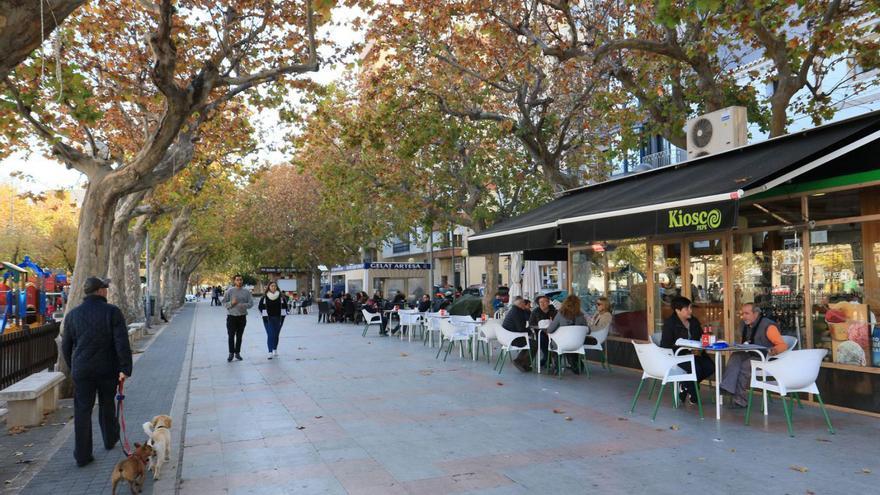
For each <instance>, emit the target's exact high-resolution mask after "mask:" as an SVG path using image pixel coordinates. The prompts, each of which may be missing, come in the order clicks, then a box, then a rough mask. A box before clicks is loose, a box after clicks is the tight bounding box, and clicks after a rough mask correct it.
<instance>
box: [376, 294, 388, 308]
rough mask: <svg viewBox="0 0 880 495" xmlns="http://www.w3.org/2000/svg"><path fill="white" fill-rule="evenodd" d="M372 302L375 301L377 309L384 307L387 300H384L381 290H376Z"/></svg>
mask: <svg viewBox="0 0 880 495" xmlns="http://www.w3.org/2000/svg"><path fill="white" fill-rule="evenodd" d="M373 302H375V303H376V306H378V307H379V309H385V303H386V302H387V301H386V300H385V298H384V297H383V296H382V291H381V290H377V291H376V292H374V293H373Z"/></svg>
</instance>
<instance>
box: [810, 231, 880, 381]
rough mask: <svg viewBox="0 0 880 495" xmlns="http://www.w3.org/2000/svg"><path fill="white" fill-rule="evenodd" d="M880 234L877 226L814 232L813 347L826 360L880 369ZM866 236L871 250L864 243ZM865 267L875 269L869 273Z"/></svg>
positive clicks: (812, 265)
mask: <svg viewBox="0 0 880 495" xmlns="http://www.w3.org/2000/svg"><path fill="white" fill-rule="evenodd" d="M878 231H880V224H878V222H873V223H867V224H859V223H847V224H840V225H833V226H829V227H827V228H824V229H821V230H814V231H812V232H810V293H811V295H812V297H813V307H812V308H811V317H812V320H813V343H814V345H815V347H822V348H826V349H828V350H829V353H828V356H827V357H826V360H830V361H833V362H835V363H841V364H849V365H857V366H872V365H873V366H880V362H875V361H876V359H875V357H874V356H872V353H871V347H870V342H871V338H870V334H871V329H872V328H871V327H872V325H871V322H875V321H876V319H875V317H874V313H876V311H877V288H878V285H880V284H878V274H877V270H876V262H877V261H878V257H880V253H878V251H880V249H878V245H877V244H878V242H877V241H878V240H880V239H878V235H877V233H878ZM863 233H864V234H865V237H866V238H867V240H868V242H867V243H866V244H863V242H862V240H863ZM866 247H867V249H865V248H866ZM865 251H867V252H865ZM866 257H867V259H866ZM866 262H867V264H868V265H869V266H871V267H874V268H873V269H872V270H866V269H865V265H866ZM866 288H867V289H868V290H867V291H866Z"/></svg>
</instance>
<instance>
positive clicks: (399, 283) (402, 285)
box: [330, 262, 431, 301]
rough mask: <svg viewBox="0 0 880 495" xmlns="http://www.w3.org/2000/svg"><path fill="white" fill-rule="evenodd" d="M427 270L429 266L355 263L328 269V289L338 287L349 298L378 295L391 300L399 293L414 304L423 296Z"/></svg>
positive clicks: (420, 264)
mask: <svg viewBox="0 0 880 495" xmlns="http://www.w3.org/2000/svg"><path fill="white" fill-rule="evenodd" d="M430 270H431V264H430V263H394V262H373V263H358V264H353V265H346V266H335V267H333V268H331V269H330V281H331V284H332V287H340V286H341V287H343V288H344V290H343V292H348V293H349V294H354V293H356V292H359V291H365V292H367V293H368V294H370V295H373V293H374V292H375V291H382V294H384V296H385V297H386V298H391V297H393V296H394V294H396V293H397V292H398V291H400V292H401V293H403V294H405V295H406V297H407V300H410V301H414V300H416V299H418V298H420V297H421V296H422V294H425V293H427V290H428V276H429V275H430Z"/></svg>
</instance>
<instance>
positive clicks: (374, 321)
mask: <svg viewBox="0 0 880 495" xmlns="http://www.w3.org/2000/svg"><path fill="white" fill-rule="evenodd" d="M361 313H363V314H364V333H363V334H362V335H361V337H366V336H367V330H369V329H370V325H376V326H377V327H379V330H380V331H381V330H382V313H370V312H369V311H367V310H366V309H362V310H361Z"/></svg>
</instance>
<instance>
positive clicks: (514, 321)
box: [501, 296, 532, 372]
mask: <svg viewBox="0 0 880 495" xmlns="http://www.w3.org/2000/svg"><path fill="white" fill-rule="evenodd" d="M529 317H531V312H530V310H529V302H528V300H526V299H523V298H522V296H516V298H515V299H514V300H513V305H511V307H510V310H509V311H508V312H507V315H505V316H504V321H503V322H501V326H502V327H503V328H504V329H505V330H507V331H509V332H514V333H521V334H523V336H522V337H517V338H515V339H513V341H512V342H511V343H510V344H511V345H513V346H518V347H522V346H524V345H526V339H527V338H528V335H529V326H528V325H529ZM531 361H532V357H531V356H530V355H529V353H528V352H520V353H519V354H517V356H516V358H515V359H514V360H513V365H514V366H516V369H518V370H520V371H522V372H529V371H532V363H531Z"/></svg>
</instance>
